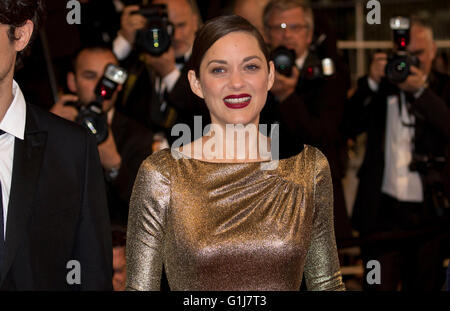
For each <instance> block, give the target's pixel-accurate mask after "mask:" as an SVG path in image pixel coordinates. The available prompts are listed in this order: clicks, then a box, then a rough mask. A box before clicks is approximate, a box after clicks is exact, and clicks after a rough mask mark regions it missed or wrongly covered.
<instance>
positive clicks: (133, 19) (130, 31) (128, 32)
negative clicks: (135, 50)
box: [119, 5, 147, 45]
mask: <svg viewBox="0 0 450 311" xmlns="http://www.w3.org/2000/svg"><path fill="white" fill-rule="evenodd" d="M138 10H139V6H137V5H130V6H126V7H125V8H124V9H123V13H122V17H121V20H120V27H121V28H120V30H119V33H120V34H121V35H122V36H123V37H124V38H125V39H126V40H127V41H128V42H129V43H130V44H131V45H133V44H134V41H135V38H136V32H137V31H138V30H139V29H142V28H144V27H145V25H146V24H147V19H146V18H145V17H144V16H142V15H140V14H133V12H135V11H138Z"/></svg>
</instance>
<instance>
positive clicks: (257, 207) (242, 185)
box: [127, 146, 345, 291]
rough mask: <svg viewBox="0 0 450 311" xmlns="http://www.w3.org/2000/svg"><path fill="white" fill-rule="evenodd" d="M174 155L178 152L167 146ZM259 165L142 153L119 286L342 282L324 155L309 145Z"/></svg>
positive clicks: (335, 285) (273, 286)
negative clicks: (123, 281)
mask: <svg viewBox="0 0 450 311" xmlns="http://www.w3.org/2000/svg"><path fill="white" fill-rule="evenodd" d="M172 152H175V153H178V154H179V155H181V154H180V153H179V152H178V151H175V150H172ZM260 164H261V163H258V162H253V163H212V162H206V161H201V160H198V159H192V158H181V159H178V160H177V159H176V158H174V157H173V156H172V154H171V150H170V149H164V150H162V151H159V152H157V153H154V154H153V155H151V156H150V157H148V158H147V159H146V160H145V161H144V162H143V163H142V166H141V168H140V170H139V173H138V176H137V179H136V182H135V185H134V189H133V195H132V198H131V203H130V213H129V220H128V233H127V274H128V275H127V289H128V290H159V289H160V280H161V272H162V266H163V264H164V267H165V269H166V275H167V280H168V282H169V286H170V288H171V290H193V291H195V290H299V289H300V284H301V281H302V275H303V273H304V274H305V280H306V286H307V288H308V289H309V290H343V289H345V288H344V285H343V283H342V277H341V273H340V268H339V261H338V256H337V250H336V242H335V237H334V229H333V208H332V206H333V193H332V184H331V177H330V170H329V166H328V162H327V160H326V158H325V157H324V156H323V154H322V153H321V152H320V151H318V150H317V149H316V148H313V147H309V146H306V147H305V148H304V149H303V151H302V152H301V153H299V154H298V155H296V156H293V157H291V158H288V159H282V160H280V161H279V163H278V167H277V168H276V169H274V170H261V166H260Z"/></svg>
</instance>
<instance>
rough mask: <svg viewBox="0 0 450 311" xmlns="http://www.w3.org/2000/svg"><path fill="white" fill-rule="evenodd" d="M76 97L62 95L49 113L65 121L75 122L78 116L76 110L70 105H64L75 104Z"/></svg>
mask: <svg viewBox="0 0 450 311" xmlns="http://www.w3.org/2000/svg"><path fill="white" fill-rule="evenodd" d="M77 101H78V96H76V95H72V94H63V95H61V96H59V100H58V101H57V102H56V103H55V104H54V105H53V107H52V108H51V109H50V112H51V113H54V114H56V115H57V116H60V117H61V118H64V119H66V120H69V121H72V122H75V119H76V117H77V116H78V110H77V109H76V108H75V107H73V106H72V105H67V104H66V103H71V102H77Z"/></svg>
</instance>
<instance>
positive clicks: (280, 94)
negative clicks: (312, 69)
mask: <svg viewBox="0 0 450 311" xmlns="http://www.w3.org/2000/svg"><path fill="white" fill-rule="evenodd" d="M299 76H300V72H299V71H298V69H297V67H296V66H293V67H292V69H291V76H289V77H287V76H285V75H283V74H282V73H279V72H277V71H275V81H274V83H273V86H272V88H271V89H270V91H271V92H272V93H273V94H274V95H275V97H276V98H277V99H278V100H279V101H280V102H282V101H284V100H285V99H286V98H288V97H289V96H290V95H291V94H292V93H294V92H295V88H296V86H297V82H298V78H299Z"/></svg>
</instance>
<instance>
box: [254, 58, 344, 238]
mask: <svg viewBox="0 0 450 311" xmlns="http://www.w3.org/2000/svg"><path fill="white" fill-rule="evenodd" d="M319 66H320V59H319V58H318V57H317V56H316V55H315V54H312V53H310V54H308V56H307V58H306V59H305V62H304V65H303V68H302V70H301V71H300V76H299V80H298V83H297V87H296V90H295V92H294V93H292V94H291V95H290V96H289V97H288V98H286V99H285V100H284V101H283V102H278V101H277V100H276V99H275V97H274V96H273V94H271V93H269V96H268V99H267V103H266V105H265V107H264V108H263V110H262V112H261V118H260V123H261V124H265V123H266V124H272V123H275V122H277V123H279V128H280V157H282V158H286V157H289V156H292V155H295V154H297V153H298V152H299V151H300V150H301V148H303V144H308V145H311V146H314V147H317V148H318V149H320V150H321V151H322V152H323V153H324V155H325V156H326V157H327V159H328V162H329V163H330V169H331V175H332V178H333V191H334V207H335V209H334V217H335V231H336V236H337V239H338V240H343V239H347V238H351V227H350V221H349V219H348V216H347V211H346V206H345V200H344V195H343V190H342V184H341V178H343V177H344V174H345V164H346V143H345V141H344V138H343V135H342V132H341V125H342V119H343V113H344V107H345V102H346V100H347V86H348V84H347V79H346V77H345V76H346V74H347V72H346V71H345V70H343V69H341V70H338V71H337V72H336V74H335V75H334V76H332V77H322V78H314V79H312V78H311V77H309V76H308V68H318V67H319ZM339 68H341V67H339ZM268 128H270V126H269V127H268ZM338 246H339V241H338Z"/></svg>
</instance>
